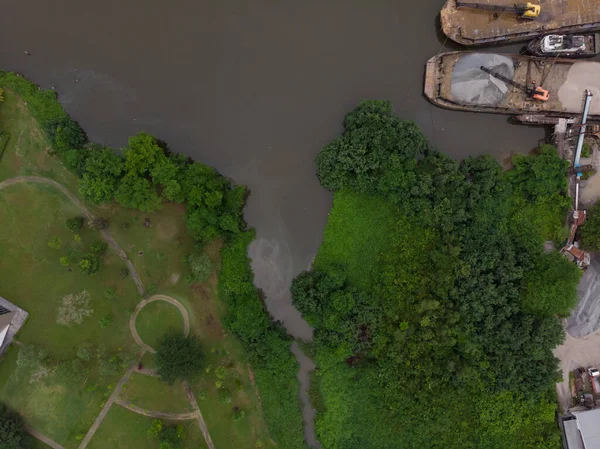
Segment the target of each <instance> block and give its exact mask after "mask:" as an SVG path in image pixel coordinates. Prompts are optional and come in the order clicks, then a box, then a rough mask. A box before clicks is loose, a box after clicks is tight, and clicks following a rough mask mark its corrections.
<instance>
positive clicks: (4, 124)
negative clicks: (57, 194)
mask: <svg viewBox="0 0 600 449" xmlns="http://www.w3.org/2000/svg"><path fill="white" fill-rule="evenodd" d="M0 130H2V132H6V133H8V134H10V137H9V139H8V143H7V144H6V148H5V149H4V152H3V153H2V162H1V163H0V181H2V180H4V179H7V178H12V177H13V176H19V175H38V176H45V177H47V178H52V179H55V180H57V181H58V182H60V183H61V184H63V185H64V186H65V187H68V188H69V189H70V190H72V191H76V190H77V189H76V186H77V178H76V177H75V176H74V175H73V174H72V173H70V172H69V171H68V170H66V169H65V168H64V167H63V166H62V165H61V163H60V161H59V160H58V158H56V157H53V156H50V155H49V154H48V149H49V148H50V145H49V144H48V141H47V140H46V138H45V136H44V133H43V132H42V130H41V129H40V128H39V126H38V124H37V122H36V121H35V119H34V118H33V117H32V116H31V114H30V113H29V111H28V109H27V106H26V105H25V103H24V102H23V100H21V98H19V96H18V95H16V94H15V93H13V92H11V91H10V90H6V89H5V90H4V102H3V103H0Z"/></svg>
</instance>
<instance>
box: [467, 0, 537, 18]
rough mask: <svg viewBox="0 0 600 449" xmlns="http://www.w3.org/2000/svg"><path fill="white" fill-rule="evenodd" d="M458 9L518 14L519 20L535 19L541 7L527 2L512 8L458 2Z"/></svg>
mask: <svg viewBox="0 0 600 449" xmlns="http://www.w3.org/2000/svg"><path fill="white" fill-rule="evenodd" d="M456 8H457V9H459V8H472V9H482V10H485V11H494V12H498V13H500V12H505V13H512V14H516V15H517V17H518V18H519V19H530V20H532V19H535V18H536V17H537V16H539V15H540V12H541V7H540V5H534V4H533V3H530V2H527V3H526V4H525V5H517V4H516V3H515V4H514V5H512V6H508V5H490V4H489V3H479V2H463V1H461V0H456Z"/></svg>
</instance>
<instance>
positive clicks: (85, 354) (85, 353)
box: [77, 343, 93, 362]
mask: <svg viewBox="0 0 600 449" xmlns="http://www.w3.org/2000/svg"><path fill="white" fill-rule="evenodd" d="M77 357H79V358H80V359H81V360H83V361H85V362H88V361H90V360H92V357H93V351H92V347H91V345H90V344H88V343H84V344H82V345H80V346H79V348H78V349H77Z"/></svg>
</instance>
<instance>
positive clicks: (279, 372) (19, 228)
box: [0, 72, 305, 449]
mask: <svg viewBox="0 0 600 449" xmlns="http://www.w3.org/2000/svg"><path fill="white" fill-rule="evenodd" d="M0 86H1V87H3V88H5V89H6V92H5V97H6V101H5V102H4V103H0V128H2V130H3V132H5V133H3V136H5V135H10V140H9V142H8V144H7V146H6V149H5V151H4V153H3V155H2V159H1V160H0V181H2V180H4V179H8V178H11V177H14V176H17V175H38V176H45V177H48V178H51V179H53V180H56V181H58V182H60V183H61V184H62V185H64V186H65V187H66V188H68V189H69V190H70V191H71V192H77V193H78V194H79V196H80V197H81V198H83V199H84V200H85V201H86V203H87V204H88V205H89V206H90V208H91V209H92V210H93V211H94V213H95V215H97V216H99V217H102V218H101V219H100V222H98V223H87V224H84V223H83V222H82V221H81V220H80V219H79V218H78V217H79V216H80V215H81V212H80V211H78V210H77V209H76V208H75V207H74V206H73V205H72V204H70V203H69V202H68V201H67V200H66V199H65V198H63V197H62V196H61V194H60V193H57V192H56V191H53V190H52V188H51V187H46V186H40V187H35V188H32V187H29V186H25V185H21V186H11V187H10V189H8V188H7V189H5V190H4V191H3V192H2V196H1V197H0V201H1V202H2V204H1V207H2V208H3V210H4V211H5V212H6V215H5V217H7V218H8V217H10V219H9V221H8V222H5V223H4V227H5V229H4V230H5V233H1V232H0V244H1V245H2V252H3V254H5V255H6V257H3V261H2V262H0V263H1V264H2V265H1V270H0V272H2V275H1V276H2V277H1V279H2V281H1V282H0V284H1V285H2V286H3V287H2V292H0V293H1V294H2V295H3V296H6V297H7V298H9V299H10V300H12V301H13V302H15V303H17V304H19V305H21V306H22V307H23V308H24V309H26V310H28V311H29V312H30V314H31V317H30V320H29V322H28V323H27V324H26V325H25V327H24V329H23V331H22V332H21V334H20V335H19V339H20V340H22V342H23V343H25V347H24V348H22V349H18V348H15V347H13V348H11V350H10V351H9V352H8V354H7V355H6V356H5V358H4V360H3V362H2V365H0V399H1V400H3V401H5V402H7V403H8V404H9V405H10V406H11V407H13V408H14V409H16V410H17V411H18V412H19V413H21V414H22V415H23V416H24V417H25V419H26V420H28V421H29V424H31V425H32V426H33V427H34V428H37V429H38V430H40V431H42V433H46V434H48V435H49V436H50V437H52V438H53V439H55V440H57V441H58V442H59V443H61V444H63V445H64V446H65V447H67V448H71V447H76V446H77V445H78V444H79V440H80V439H81V438H82V436H83V434H84V433H85V432H86V431H87V429H88V428H89V425H90V423H91V421H92V420H93V417H94V416H95V415H97V413H98V411H99V408H98V407H101V406H102V404H103V400H105V399H106V398H107V396H108V394H109V393H110V390H111V388H112V387H113V386H114V382H115V381H116V380H118V378H119V376H120V375H122V373H123V372H124V370H125V369H126V367H127V366H129V364H130V363H131V362H132V360H135V351H136V348H135V347H134V346H133V342H132V340H131V337H130V335H129V332H128V328H127V323H128V319H129V316H130V315H131V313H132V312H133V309H134V307H135V305H136V304H137V302H139V300H140V298H139V295H138V294H137V293H136V292H135V286H134V283H133V282H131V278H130V276H129V273H128V270H127V269H126V267H124V266H123V264H122V262H121V261H120V260H119V258H118V257H117V255H116V253H115V252H114V250H112V248H111V249H109V250H107V248H106V246H105V245H102V244H101V243H102V242H100V243H98V242H99V238H100V237H99V234H98V230H99V229H103V228H106V227H107V226H108V227H109V229H110V230H111V232H112V234H113V235H114V236H115V237H116V239H117V240H119V241H120V242H121V243H122V245H123V247H124V248H125V249H126V250H127V251H128V252H129V254H130V257H131V258H132V260H133V261H134V264H135V266H136V268H137V271H138V272H139V273H140V277H141V278H142V281H143V282H144V284H145V285H146V287H147V292H146V293H147V294H152V293H154V292H160V293H165V294H171V295H173V296H176V297H177V298H178V299H179V300H180V302H182V303H183V304H184V305H185V307H186V308H187V309H188V311H189V312H190V314H191V317H192V318H191V319H192V332H193V333H194V334H196V335H199V337H200V343H201V344H202V346H203V351H204V356H202V357H198V360H197V361H198V363H197V364H194V366H193V368H194V369H197V368H198V366H200V365H202V366H203V369H202V370H201V372H200V373H198V375H197V376H195V377H193V376H192V377H193V378H190V384H191V388H192V390H193V392H194V394H195V395H196V396H197V398H198V402H199V403H200V408H201V409H202V408H203V404H204V406H206V407H209V408H210V409H211V413H210V415H209V416H207V417H206V421H207V424H208V427H209V430H210V431H211V434H212V437H213V440H214V442H215V445H216V446H217V449H218V448H219V447H233V446H235V447H240V448H241V447H244V448H245V447H249V445H254V444H257V445H259V446H265V447H272V446H273V445H274V444H277V445H278V446H279V447H285V448H286V449H288V448H289V449H294V448H303V447H305V444H304V439H303V433H302V418H301V413H300V409H299V406H298V383H297V380H296V374H297V362H296V360H295V358H294V357H293V355H292V354H291V352H290V343H291V341H290V340H289V338H288V337H287V336H286V334H285V332H284V331H283V329H282V328H281V327H280V326H279V325H278V324H277V323H273V322H272V321H271V320H270V318H269V315H268V313H267V311H266V309H265V307H264V305H263V303H262V301H261V300H260V298H259V296H258V293H257V290H256V288H255V287H254V285H253V273H252V271H251V269H250V265H249V260H248V257H247V246H248V244H249V243H250V242H251V241H252V239H253V238H254V234H253V231H252V230H249V229H247V228H246V224H245V223H244V221H243V217H242V209H243V207H244V203H245V196H246V191H245V189H244V187H243V186H237V185H233V184H232V183H231V182H230V181H229V180H227V179H226V178H224V177H223V176H222V175H221V174H219V173H218V172H217V171H216V170H214V169H212V168H210V167H208V166H206V165H203V164H200V163H198V162H193V161H192V160H190V159H189V158H187V157H185V156H183V155H178V154H174V153H172V152H171V151H170V150H169V149H168V147H167V145H166V144H165V143H164V142H161V141H159V140H157V139H156V138H155V137H153V136H150V135H148V134H146V133H139V134H137V135H135V136H133V137H131V138H130V139H129V141H128V145H127V146H126V147H125V148H122V149H113V148H109V147H106V146H100V145H96V144H93V143H90V142H88V140H87V137H86V135H85V133H84V132H83V130H82V129H81V128H80V127H79V125H78V124H77V123H76V122H75V121H73V120H72V119H71V118H70V117H69V116H68V115H67V114H66V113H65V111H64V110H63V109H62V107H61V106H60V104H59V103H58V101H57V99H56V95H55V93H54V92H53V91H45V90H41V89H39V88H38V87H37V86H36V85H34V84H32V83H30V82H29V81H27V80H26V79H24V78H23V77H21V76H19V75H16V74H13V73H10V72H0ZM23 101H24V102H25V103H23ZM25 104H26V106H25ZM3 143H4V144H5V141H4V142H3ZM49 154H50V155H51V156H49ZM58 161H60V163H58ZM65 167H66V168H67V169H68V170H69V171H70V173H69V172H68V171H67V170H65ZM24 205H26V207H24ZM142 212H143V214H142ZM144 217H147V220H146V221H147V222H148V223H152V226H151V227H150V228H149V229H146V228H145V227H144V226H143V225H142V224H141V221H144ZM181 218H184V220H185V227H186V228H187V233H186V232H185V230H184V229H183V228H180V227H179V224H178V223H179V222H178V220H181ZM109 223H110V225H109ZM23 248H25V250H24V251H23ZM133 248H136V249H135V251H136V253H133V251H134V250H133ZM24 267H25V268H26V269H25V270H23V268H24ZM181 272H183V273H184V276H183V277H182V278H181V280H179V273H181ZM186 273H188V274H187V275H186ZM24 276H36V277H38V278H39V279H40V281H41V282H39V283H36V284H39V285H32V284H31V283H30V282H28V281H27V279H25V277H24ZM44 283H45V284H46V285H45V286H44V285H43V284H44ZM67 288H68V289H69V290H68V291H69V292H70V295H71V296H67V295H64V298H63V300H62V301H63V302H62V305H63V306H64V307H65V312H66V313H65V314H64V320H67V321H65V324H64V325H60V324H58V323H54V322H53V321H54V319H55V317H56V301H58V300H59V299H60V297H57V298H54V297H53V295H56V294H58V292H63V293H64V292H65V290H66V289H67ZM74 289H75V290H76V291H75V290H74ZM63 293H61V295H63ZM50 296H52V298H50V299H49V297H50ZM206 297H209V298H210V301H206ZM90 298H91V299H90ZM203 301H204V302H203ZM153 304H154V303H153ZM153 307H154V306H153ZM167 307H170V306H167ZM149 310H150V309H149ZM156 310H159V307H158V306H156ZM147 312H148V311H146V312H145V313H142V314H140V316H141V318H140V321H139V322H138V323H136V325H137V326H138V328H139V329H140V332H145V329H146V327H147V326H148V325H156V324H159V323H154V321H153V320H152V319H151V318H150V317H148V313H147ZM61 316H62V315H61ZM180 321H181V320H180V319H179V318H178V317H170V318H169V322H168V323H167V324H166V325H165V326H163V328H164V329H169V330H173V328H176V327H177V326H178V325H179V324H180ZM78 323H83V324H78ZM149 323H150V324H149ZM152 323H154V324H152ZM221 323H222V324H223V326H224V327H225V328H226V330H228V331H230V332H231V333H232V334H233V335H234V336H235V338H234V337H230V336H229V334H228V333H226V332H224V331H223V330H222V329H221ZM207 327H208V329H207ZM78 342H79V343H78ZM165 344H167V342H166V341H165ZM74 346H75V347H74ZM211 346H212V348H211ZM246 360H247V361H248V362H249V364H250V365H251V366H252V369H253V373H252V372H251V373H248V372H247V370H246V363H245V361H246ZM142 362H143V364H144V366H147V367H152V366H153V365H155V364H156V360H155V358H154V356H153V355H152V354H147V356H146V357H144V359H143V361H142ZM250 365H249V366H250ZM163 370H164V367H163ZM25 371H27V373H26V372H25ZM159 372H160V371H159ZM29 374H32V375H33V374H37V375H38V376H39V379H38V378H35V379H34V378H33V377H29ZM176 374H177V373H175V372H174V371H171V372H170V373H169V374H168V375H167V378H168V379H169V380H170V381H175V380H176V378H177V377H178V375H176ZM186 374H189V373H186ZM140 377H142V376H140ZM28 379H29V380H28ZM254 380H255V383H256V387H257V388H258V390H259V391H260V397H261V399H262V404H260V405H259V404H258V401H257V399H251V397H250V395H252V396H254V389H255V388H254V387H253V386H252V385H251V381H252V383H253V382H254ZM32 382H33V383H32ZM131 382H132V385H131V389H132V391H134V390H135V383H136V382H141V381H140V380H139V379H136V378H132V380H131ZM143 382H146V383H147V382H152V381H151V380H144V381H143ZM28 383H29V385H28ZM212 384H216V385H217V387H216V388H215V387H214V385H212ZM229 384H231V386H230V385H229ZM207 385H208V386H207ZM211 385H212V386H211ZM172 388H175V389H177V388H179V387H178V384H174V386H173V387H172ZM15 391H19V395H18V396H15V393H14V392H15ZM180 391H182V390H180ZM157 395H160V393H159V392H157ZM213 396H214V397H215V399H216V401H217V402H215V403H214V404H213V402H212V401H213ZM232 397H233V401H232ZM244 398H246V399H244ZM148 400H149V401H150V402H151V401H152V399H151V398H150V399H148ZM174 400H175V401H178V400H181V398H177V399H174ZM236 400H240V401H241V402H242V403H243V404H241V405H242V406H241V407H238V405H237V404H235V401H236ZM203 401H204V402H203ZM52 404H53V405H52ZM222 404H225V405H224V406H223V405H222ZM34 405H35V407H34ZM244 406H246V407H248V410H246V411H245V410H244ZM167 407H168V404H167ZM223 407H225V408H226V409H227V410H228V411H226V410H225V409H224V408H223ZM250 408H252V414H253V416H246V418H244V415H245V414H246V413H247V412H248V411H250ZM261 408H262V410H261ZM221 409H223V411H221ZM261 411H262V412H263V413H264V420H265V421H266V424H267V426H268V431H266V430H265V429H266V428H264V429H263V427H264V425H263V424H261V423H262V422H263V418H262V416H261V415H260V412H261ZM213 418H214V419H213ZM150 421H151V420H150ZM217 421H218V422H217ZM238 421H239V423H238ZM244 422H246V423H247V424H244ZM232 423H235V425H236V426H238V427H236V429H239V426H240V425H241V426H242V427H244V426H246V427H248V430H245V431H244V432H247V433H248V435H249V436H248V437H240V436H238V435H237V434H236V433H235V432H234V433H230V432H231V430H230V427H231V426H232V425H234V424H232ZM127 424H131V426H133V427H136V429H133V427H132V429H130V430H131V431H130V432H125V429H124V428H123V426H124V425H125V426H126V425H127ZM261 426H263V427H261ZM105 427H106V428H105ZM142 427H143V428H144V429H145V428H147V427H149V423H148V420H146V419H145V418H143V417H140V416H138V415H135V414H133V413H132V412H130V411H128V410H118V408H117V409H115V407H114V406H113V408H111V410H110V412H109V414H108V415H107V417H106V420H105V421H104V423H103V425H102V426H101V427H100V429H99V431H98V435H99V436H97V437H96V438H94V439H92V441H91V445H90V447H92V448H95V447H98V448H102V447H104V446H103V445H102V444H103V443H102V442H103V441H106V442H108V443H107V444H112V446H111V447H134V446H136V444H138V445H139V444H142V445H144V444H146V443H140V442H139V441H138V442H137V443H136V442H134V441H132V438H138V435H139V438H142V437H143V434H144V433H145V430H143V431H142V430H140V431H138V430H137V429H141V428H142ZM109 428H110V430H109ZM236 432H241V430H239V431H238V430H236ZM192 434H193V435H196V436H197V435H199V430H197V429H196V431H194V432H190V431H188V432H187V435H188V436H189V435H192ZM110 435H113V436H111V437H109V436H110ZM118 435H122V436H124V435H127V437H124V438H123V439H122V440H123V441H121V440H119V439H118V438H117V437H116V436H118ZM189 438H192V439H191V440H189ZM194 438H195V437H188V440H186V441H187V442H186V443H185V444H188V445H189V444H196V443H194V442H195V441H196V440H195V439H194ZM200 438H201V436H200ZM240 438H241V439H240ZM244 438H246V439H244ZM271 440H272V441H274V443H273V442H272V441H271ZM119 441H121V442H119ZM181 444H183V443H181ZM156 445H158V442H157V443H156ZM198 445H200V443H198ZM190 449H191V448H190Z"/></svg>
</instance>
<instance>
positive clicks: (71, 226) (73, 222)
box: [66, 216, 84, 232]
mask: <svg viewBox="0 0 600 449" xmlns="http://www.w3.org/2000/svg"><path fill="white" fill-rule="evenodd" d="M83 222H84V219H83V217H81V216H79V217H72V218H69V219H67V222H66V226H67V229H68V230H69V231H71V232H77V231H79V230H80V229H81V228H82V226H83Z"/></svg>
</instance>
